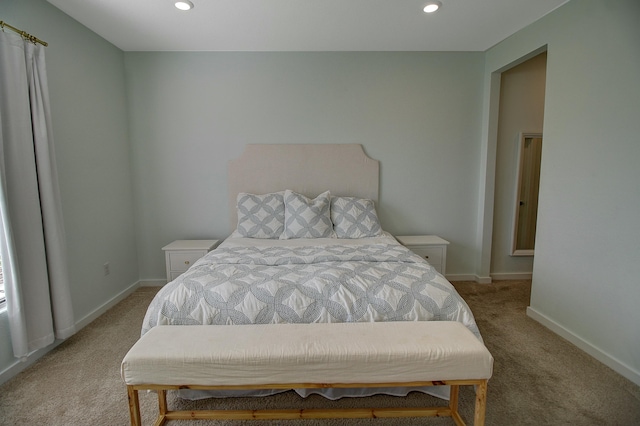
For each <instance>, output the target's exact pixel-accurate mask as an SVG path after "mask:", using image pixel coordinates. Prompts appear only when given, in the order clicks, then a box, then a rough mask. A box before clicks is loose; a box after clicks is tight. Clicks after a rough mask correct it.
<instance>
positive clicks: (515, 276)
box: [491, 272, 533, 281]
mask: <svg viewBox="0 0 640 426" xmlns="http://www.w3.org/2000/svg"><path fill="white" fill-rule="evenodd" d="M532 276H533V274H532V273H531V272H503V273H496V274H491V278H493V279H494V280H496V281H500V280H530V279H531V277H532Z"/></svg>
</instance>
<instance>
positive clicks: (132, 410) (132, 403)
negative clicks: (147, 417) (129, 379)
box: [127, 386, 142, 426]
mask: <svg viewBox="0 0 640 426" xmlns="http://www.w3.org/2000/svg"><path fill="white" fill-rule="evenodd" d="M127 393H128V395H129V415H130V417H131V426H142V421H141V420H140V400H139V399H138V391H137V390H136V389H134V388H133V386H127Z"/></svg>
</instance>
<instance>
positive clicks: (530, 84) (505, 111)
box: [491, 52, 547, 278]
mask: <svg viewBox="0 0 640 426" xmlns="http://www.w3.org/2000/svg"><path fill="white" fill-rule="evenodd" d="M546 69H547V54H546V52H545V53H541V54H539V55H538V56H536V57H534V58H531V59H529V60H528V61H526V62H523V63H522V64H519V65H517V66H515V67H514V68H511V69H509V70H507V71H505V72H503V73H502V75H501V81H500V111H499V117H498V137H497V147H496V183H495V201H494V210H493V212H494V213H493V241H492V245H491V276H492V277H493V278H501V277H508V278H509V277H519V276H522V277H525V278H526V277H529V276H531V272H532V271H533V257H532V256H511V250H512V237H513V222H514V220H513V216H514V211H515V206H516V203H517V200H516V186H517V182H518V163H519V157H518V154H519V150H518V147H519V145H520V133H521V132H529V133H531V132H534V133H542V129H543V115H544V92H545V75H546Z"/></svg>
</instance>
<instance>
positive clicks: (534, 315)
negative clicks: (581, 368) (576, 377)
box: [527, 306, 640, 386]
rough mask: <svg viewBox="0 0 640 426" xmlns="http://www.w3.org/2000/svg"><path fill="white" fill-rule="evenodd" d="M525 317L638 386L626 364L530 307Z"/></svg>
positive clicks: (637, 375)
mask: <svg viewBox="0 0 640 426" xmlns="http://www.w3.org/2000/svg"><path fill="white" fill-rule="evenodd" d="M527 316H528V317H530V318H531V319H534V320H536V321H538V322H539V323H540V324H542V325H544V326H545V327H547V328H548V329H549V330H551V331H553V332H554V333H556V334H557V335H558V336H560V337H562V338H564V339H566V340H568V341H569V342H571V343H573V344H574V345H575V346H577V347H578V348H580V349H581V350H583V351H585V352H586V353H588V354H589V355H591V356H592V357H594V358H595V359H597V360H598V361H600V362H601V363H603V364H604V365H606V366H607V367H609V368H611V369H612V370H614V371H615V372H617V373H618V374H620V375H621V376H623V377H626V378H627V379H629V380H631V381H632V382H633V383H635V384H636V385H638V386H640V372H639V371H636V370H634V369H633V368H631V367H629V366H628V365H627V364H625V363H623V362H622V361H620V360H618V359H616V358H615V357H613V356H611V355H610V354H608V353H606V352H604V351H603V350H601V349H600V348H597V347H595V346H593V345H592V344H591V343H589V342H587V341H585V340H584V339H582V338H581V337H580V336H577V335H576V334H574V333H573V332H571V331H570V330H567V329H566V328H564V327H563V326H562V325H560V324H558V323H557V322H555V321H554V320H552V319H551V318H549V317H548V316H546V315H544V314H541V313H540V312H538V311H536V310H535V309H533V308H532V307H531V306H528V307H527Z"/></svg>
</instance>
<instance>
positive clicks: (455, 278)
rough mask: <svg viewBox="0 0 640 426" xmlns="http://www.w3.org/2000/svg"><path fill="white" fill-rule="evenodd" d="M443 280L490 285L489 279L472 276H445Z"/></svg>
mask: <svg viewBox="0 0 640 426" xmlns="http://www.w3.org/2000/svg"><path fill="white" fill-rule="evenodd" d="M445 278H446V279H448V280H449V281H451V282H454V281H475V282H477V283H478V284H491V277H480V276H478V275H474V274H447V275H445Z"/></svg>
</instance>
